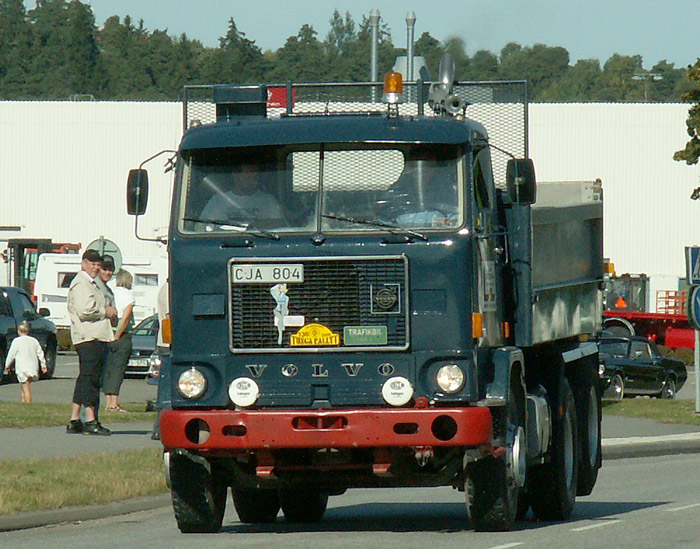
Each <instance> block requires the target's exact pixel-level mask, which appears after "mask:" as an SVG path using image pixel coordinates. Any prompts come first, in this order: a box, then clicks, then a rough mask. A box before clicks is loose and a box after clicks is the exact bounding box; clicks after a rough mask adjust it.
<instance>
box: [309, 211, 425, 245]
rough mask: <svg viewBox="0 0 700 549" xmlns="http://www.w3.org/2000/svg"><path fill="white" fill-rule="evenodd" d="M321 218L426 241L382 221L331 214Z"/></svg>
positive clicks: (413, 232) (413, 233) (421, 237)
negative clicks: (374, 228)
mask: <svg viewBox="0 0 700 549" xmlns="http://www.w3.org/2000/svg"><path fill="white" fill-rule="evenodd" d="M322 217H325V218H326V219H335V220H336V221H346V222H347V223H356V224H358V225H369V226H370V227H381V228H382V229H386V230H387V231H388V232H390V233H391V234H395V235H406V234H410V235H411V236H415V237H416V238H418V239H420V240H424V241H427V240H428V237H427V236H425V235H423V234H421V233H417V232H416V231H412V230H410V229H405V228H404V227H398V226H396V225H392V224H391V223H384V222H383V221H379V220H376V219H375V220H371V219H356V218H354V217H345V216H342V215H333V214H323V216H322Z"/></svg>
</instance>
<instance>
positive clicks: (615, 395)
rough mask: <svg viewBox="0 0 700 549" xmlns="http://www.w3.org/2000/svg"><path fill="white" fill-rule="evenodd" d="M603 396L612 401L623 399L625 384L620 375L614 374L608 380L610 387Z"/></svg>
mask: <svg viewBox="0 0 700 549" xmlns="http://www.w3.org/2000/svg"><path fill="white" fill-rule="evenodd" d="M605 396H606V397H607V398H612V399H613V400H622V399H623V398H625V382H624V380H623V379H622V376H621V375H620V374H615V375H614V376H612V378H610V386H609V387H608V388H607V390H606V391H605Z"/></svg>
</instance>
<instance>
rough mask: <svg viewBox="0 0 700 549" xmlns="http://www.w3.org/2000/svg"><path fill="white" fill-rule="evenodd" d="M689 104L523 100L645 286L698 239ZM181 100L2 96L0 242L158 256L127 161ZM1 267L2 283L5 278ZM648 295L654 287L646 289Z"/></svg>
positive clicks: (163, 201)
mask: <svg viewBox="0 0 700 549" xmlns="http://www.w3.org/2000/svg"><path fill="white" fill-rule="evenodd" d="M688 108H689V105H687V104H600V103H587V104H571V103H569V104H531V105H530V107H529V128H530V134H529V145H530V156H531V157H532V158H533V160H534V162H535V167H536V172H537V178H538V180H541V181H558V180H591V179H596V178H600V179H602V181H603V189H604V197H605V255H606V257H609V258H610V260H611V261H613V262H614V264H615V267H616V270H617V272H618V273H625V272H629V273H646V274H648V275H649V276H650V278H651V290H652V292H655V290H660V289H668V290H675V289H678V284H679V279H681V278H683V277H684V276H685V260H684V247H685V246H688V245H695V244H699V243H700V234H699V233H700V230H699V229H700V227H698V218H699V214H700V203H696V202H694V201H692V200H690V198H689V197H690V193H691V192H692V190H693V189H694V188H695V187H697V186H699V185H700V182H699V180H698V174H699V173H700V172H699V168H698V167H697V166H687V165H685V164H684V163H680V162H675V161H674V160H673V159H672V156H673V153H674V151H676V150H679V149H681V148H683V147H684V146H685V143H686V141H687V139H688V136H687V134H686V131H685V119H686V117H687V114H688ZM181 134H182V107H181V105H180V103H175V102H173V103H145V102H0V145H1V147H2V151H3V162H2V164H0V181H1V183H0V185H1V188H2V195H1V196H2V199H1V200H0V250H2V249H4V247H5V244H4V242H3V241H7V239H10V238H51V239H53V240H54V241H57V242H80V243H82V244H83V245H84V246H85V245H87V244H88V243H90V242H91V241H93V240H95V239H97V238H99V237H101V236H103V237H104V238H107V239H109V240H112V241H114V242H116V243H117V244H118V245H119V246H120V248H121V250H122V252H123V254H124V256H130V257H159V256H164V255H166V250H165V247H164V246H162V245H159V244H155V243H149V242H141V241H138V240H137V239H136V238H135V236H134V221H133V218H132V217H130V216H127V214H126V205H125V203H126V198H125V196H126V178H127V174H128V171H129V169H130V168H134V167H138V165H139V164H140V163H141V162H142V161H143V160H145V159H146V158H148V157H149V156H151V155H153V154H155V153H157V152H158V151H160V150H162V149H175V148H177V145H178V142H179V140H180V136H181ZM166 158H167V156H163V157H160V158H158V159H157V160H155V161H154V162H151V163H150V164H149V165H148V166H147V168H148V170H149V176H150V198H149V205H148V211H147V213H146V215H145V216H144V217H142V218H140V220H139V234H141V235H142V236H148V237H155V236H165V235H166V234H167V225H168V209H169V204H170V198H171V186H172V174H170V173H168V174H165V173H163V170H162V169H161V168H162V167H163V166H164V163H165V160H166ZM6 274H7V273H6V269H0V285H1V284H4V283H6V280H5V277H6ZM652 295H654V293H652Z"/></svg>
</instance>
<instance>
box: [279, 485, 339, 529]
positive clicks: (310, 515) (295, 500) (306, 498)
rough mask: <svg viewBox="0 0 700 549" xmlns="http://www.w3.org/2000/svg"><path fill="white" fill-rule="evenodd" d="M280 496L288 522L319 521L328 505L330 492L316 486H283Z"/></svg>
mask: <svg viewBox="0 0 700 549" xmlns="http://www.w3.org/2000/svg"><path fill="white" fill-rule="evenodd" d="M279 498H280V505H281V507H282V512H283V513H284V519H285V520H286V521H287V522H318V521H320V520H321V519H322V518H323V515H324V514H325V512H326V507H327V506H328V494H326V493H325V492H321V491H320V490H318V489H314V488H311V489H304V488H303V487H300V488H297V489H290V488H283V489H280V491H279Z"/></svg>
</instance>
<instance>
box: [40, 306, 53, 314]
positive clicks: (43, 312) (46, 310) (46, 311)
mask: <svg viewBox="0 0 700 549" xmlns="http://www.w3.org/2000/svg"><path fill="white" fill-rule="evenodd" d="M39 315H40V316H49V315H51V311H49V310H48V309H47V308H46V307H42V308H41V309H39Z"/></svg>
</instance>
